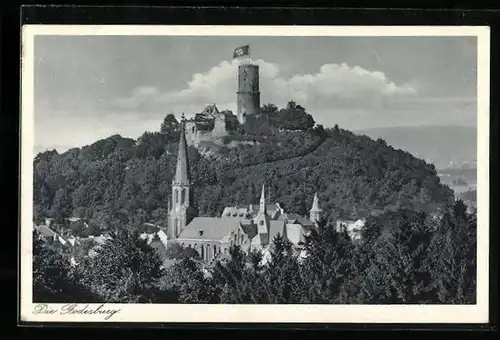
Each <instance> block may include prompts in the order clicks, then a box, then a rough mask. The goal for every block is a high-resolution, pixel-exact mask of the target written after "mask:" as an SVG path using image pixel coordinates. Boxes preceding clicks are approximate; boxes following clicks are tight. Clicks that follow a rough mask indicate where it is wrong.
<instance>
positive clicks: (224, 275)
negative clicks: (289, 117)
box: [33, 201, 477, 304]
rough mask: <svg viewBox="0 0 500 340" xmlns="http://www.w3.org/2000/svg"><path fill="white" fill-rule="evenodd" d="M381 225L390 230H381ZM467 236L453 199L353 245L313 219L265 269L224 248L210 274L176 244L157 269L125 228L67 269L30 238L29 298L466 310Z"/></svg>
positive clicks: (375, 224) (370, 228)
mask: <svg viewBox="0 0 500 340" xmlns="http://www.w3.org/2000/svg"><path fill="white" fill-rule="evenodd" d="M388 221H390V223H391V224H392V226H393V228H391V229H390V230H389V231H387V232H384V227H385V225H386V223H387V222H388ZM476 232H477V228H476V219H475V214H470V213H468V212H467V209H466V206H465V205H464V204H463V203H462V202H461V201H457V202H454V203H451V204H449V205H447V206H446V207H445V208H444V209H443V214H442V216H441V217H440V218H435V217H432V216H429V215H428V214H426V213H425V212H416V211H412V210H407V209H402V210H399V212H398V213H394V212H386V213H384V214H381V215H378V216H377V217H370V218H368V220H367V225H366V228H365V229H364V231H363V234H364V235H363V237H362V239H361V241H360V242H353V241H352V240H351V239H350V238H349V236H348V235H347V233H346V232H345V231H339V232H338V231H336V230H335V228H333V227H332V226H331V225H328V224H326V223H325V222H324V221H323V222H321V223H320V224H319V226H318V228H317V229H315V230H313V231H312V232H311V234H310V235H309V236H307V237H306V239H305V242H304V243H303V244H300V245H299V252H298V251H295V249H294V248H293V247H292V245H291V244H290V243H289V242H288V241H286V240H285V239H283V238H281V236H280V235H277V236H276V237H275V238H274V240H273V244H272V247H271V252H270V254H269V257H268V261H267V262H266V263H263V262H262V256H263V255H262V253H257V252H253V253H249V254H248V253H243V252H242V251H241V250H240V249H239V248H237V247H233V248H231V249H230V252H229V253H230V256H228V258H227V259H225V260H223V261H220V262H217V263H216V264H215V265H214V266H212V267H210V268H206V267H205V268H203V267H202V265H201V264H200V262H199V261H198V258H199V256H198V254H197V253H196V252H195V251H194V250H193V249H189V248H186V249H183V248H182V247H181V246H179V245H177V246H172V247H169V251H168V252H169V254H168V256H169V258H171V259H176V261H175V263H174V264H173V265H171V266H168V267H166V268H165V267H163V266H162V260H161V259H160V257H159V255H158V253H156V252H155V251H154V249H153V248H151V247H149V246H148V245H147V243H146V241H144V240H141V239H140V238H139V237H137V236H138V234H137V232H131V233H130V232H127V231H126V230H125V229H117V230H116V231H113V232H112V233H111V236H112V238H111V239H110V240H109V241H108V242H106V243H105V244H104V245H103V246H102V248H101V249H100V250H99V251H98V255H97V256H95V257H93V258H89V257H86V258H83V259H82V260H81V262H80V263H79V265H77V266H71V265H70V262H69V260H68V258H67V257H65V256H64V255H63V254H62V253H61V252H60V251H58V250H57V249H53V248H51V247H49V246H47V245H44V244H43V241H40V240H39V239H38V238H37V237H36V236H37V235H36V234H35V235H34V237H33V240H34V244H33V256H34V257H33V274H34V281H33V283H34V301H35V302H53V303H55V302H60V303H61V302H66V303H68V302H87V303H88V302H108V303H247V304H252V303H262V304H284V303H315V304H318V303H329V304H393V303H398V304H401V303H403V304H416V303H418V304H435V303H446V304H474V303H475V301H476ZM300 250H304V251H305V252H306V254H307V256H305V257H304V256H300V254H301V252H300ZM117 263H119V264H120V265H119V266H117V265H116V264H117Z"/></svg>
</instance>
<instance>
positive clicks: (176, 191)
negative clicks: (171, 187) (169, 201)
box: [174, 189, 179, 204]
mask: <svg viewBox="0 0 500 340" xmlns="http://www.w3.org/2000/svg"><path fill="white" fill-rule="evenodd" d="M174 196H175V204H178V203H179V190H177V189H175V191H174Z"/></svg>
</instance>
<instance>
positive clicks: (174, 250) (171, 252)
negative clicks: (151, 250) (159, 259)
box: [166, 242, 201, 260]
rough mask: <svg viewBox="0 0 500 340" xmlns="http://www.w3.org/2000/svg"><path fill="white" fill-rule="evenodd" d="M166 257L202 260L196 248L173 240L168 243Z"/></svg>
mask: <svg viewBox="0 0 500 340" xmlns="http://www.w3.org/2000/svg"><path fill="white" fill-rule="evenodd" d="M166 257H167V258H169V259H174V260H182V259H186V258H194V259H197V260H201V258H200V255H199V254H198V252H197V251H196V250H195V249H194V248H191V247H183V246H182V245H180V244H179V243H177V242H172V243H170V244H169V245H168V249H167V254H166Z"/></svg>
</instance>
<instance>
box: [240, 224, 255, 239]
mask: <svg viewBox="0 0 500 340" xmlns="http://www.w3.org/2000/svg"><path fill="white" fill-rule="evenodd" d="M241 228H242V229H243V232H244V233H245V234H247V235H248V238H249V239H252V238H254V237H255V235H257V226H256V225H255V224H251V223H246V224H244V223H243V222H241Z"/></svg>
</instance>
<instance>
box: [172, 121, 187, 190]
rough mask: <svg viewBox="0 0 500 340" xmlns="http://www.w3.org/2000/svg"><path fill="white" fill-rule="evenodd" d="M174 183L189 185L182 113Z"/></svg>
mask: <svg viewBox="0 0 500 340" xmlns="http://www.w3.org/2000/svg"><path fill="white" fill-rule="evenodd" d="M174 182H175V183H178V184H185V185H188V184H189V164H188V159H187V142H186V131H185V117H184V113H183V114H182V116H181V135H180V140H179V150H178V152H177V165H176V168H175V178H174Z"/></svg>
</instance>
